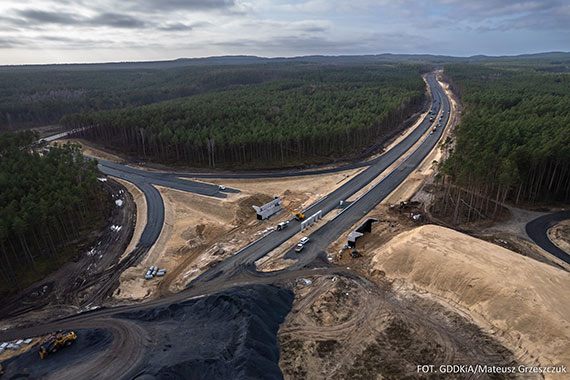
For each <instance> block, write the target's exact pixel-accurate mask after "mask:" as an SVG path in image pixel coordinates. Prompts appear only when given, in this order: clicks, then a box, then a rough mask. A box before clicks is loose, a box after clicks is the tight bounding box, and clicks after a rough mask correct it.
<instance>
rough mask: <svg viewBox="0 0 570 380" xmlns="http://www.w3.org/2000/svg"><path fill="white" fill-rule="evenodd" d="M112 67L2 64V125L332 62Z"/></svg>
mask: <svg viewBox="0 0 570 380" xmlns="http://www.w3.org/2000/svg"><path fill="white" fill-rule="evenodd" d="M111 67H112V66H110V67H109V68H106V66H105V65H103V66H99V67H97V66H94V67H93V68H92V69H90V68H89V67H86V68H84V69H81V70H79V69H74V67H73V65H72V66H70V67H67V68H66V66H65V65H64V66H62V67H61V68H58V67H55V68H51V69H50V68H49V67H46V68H42V67H38V68H26V67H22V68H14V69H10V70H8V69H6V68H4V69H3V70H0V83H2V85H1V86H0V131H2V130H4V131H6V130H15V129H19V128H24V127H35V126H43V125H48V124H51V123H57V122H58V121H59V119H60V118H61V117H62V116H64V115H68V114H72V113H85V112H91V111H100V110H107V109H116V108H123V107H127V106H140V105H146V104H152V103H156V102H160V101H165V100H170V99H177V98H182V97H187V96H192V95H196V94H203V93H207V92H210V91H220V90H225V89H231V88H236V87H241V86H248V85H253V84H260V83H268V82H271V81H277V80H297V79H301V80H303V79H305V78H306V77H307V76H314V75H318V74H316V73H318V72H320V71H321V70H322V68H323V67H326V65H322V64H316V63H314V64H310V63H268V64H256V65H214V66H187V67H172V68H162V67H161V66H160V65H158V66H157V68H148V67H142V68H137V66H136V65H134V66H133V67H132V68H126V69H119V68H118V67H121V66H120V65H118V67H117V68H115V69H112V68H111ZM150 67H154V66H152V65H150ZM417 67H418V68H420V69H421V68H422V67H420V66H417ZM424 69H425V68H424Z"/></svg>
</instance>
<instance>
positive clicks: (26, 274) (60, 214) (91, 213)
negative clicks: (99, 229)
mask: <svg viewBox="0 0 570 380" xmlns="http://www.w3.org/2000/svg"><path fill="white" fill-rule="evenodd" d="M37 138H38V136H37V134H34V133H32V132H21V133H17V134H12V133H6V134H2V135H0V189H2V191H1V192H0V285H3V286H0V290H6V289H14V288H17V287H19V286H22V285H25V283H26V281H27V279H29V278H32V277H41V274H45V272H46V271H49V270H50V269H54V267H57V265H58V264H59V265H60V264H62V262H61V261H63V260H65V259H66V258H65V257H62V250H61V247H62V245H64V244H65V243H67V242H69V241H71V240H73V239H77V238H78V237H80V236H81V235H82V233H85V230H86V229H89V228H92V227H93V226H92V224H93V223H94V222H95V223H96V222H99V223H100V222H101V221H102V220H103V219H102V218H103V215H104V208H105V204H106V202H105V199H106V198H105V195H104V193H103V191H102V189H101V187H100V186H99V182H98V181H97V174H98V173H99V171H98V169H97V166H96V163H95V162H94V161H92V160H87V159H85V158H84V157H83V156H82V155H81V152H80V150H79V148H78V146H76V145H70V144H66V145H63V146H57V147H52V148H49V149H48V148H42V147H41V146H39V145H38V143H37V142H36V141H37ZM34 273H36V274H37V276H33V274H34Z"/></svg>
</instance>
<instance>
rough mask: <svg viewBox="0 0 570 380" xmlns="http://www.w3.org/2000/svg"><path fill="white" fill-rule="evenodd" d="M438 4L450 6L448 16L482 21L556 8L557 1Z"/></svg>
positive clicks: (452, 0)
mask: <svg viewBox="0 0 570 380" xmlns="http://www.w3.org/2000/svg"><path fill="white" fill-rule="evenodd" d="M438 3H439V4H440V5H444V6H450V7H451V10H450V12H449V14H448V16H451V17H458V18H461V19H472V20H484V18H486V17H508V16H516V15H521V14H526V13H529V12H541V11H546V10H549V9H552V8H555V7H557V6H558V5H559V4H561V1H559V0H501V1H496V0H479V1H469V2H468V1H463V0H439V1H438Z"/></svg>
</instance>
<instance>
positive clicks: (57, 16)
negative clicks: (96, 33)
mask: <svg viewBox="0 0 570 380" xmlns="http://www.w3.org/2000/svg"><path fill="white" fill-rule="evenodd" d="M17 14H18V15H19V16H21V17H23V19H15V18H7V19H6V20H7V21H8V22H11V23H12V24H14V25H20V26H22V25H27V26H30V25H34V26H36V25H41V24H43V25H46V24H57V25H73V26H92V27H98V26H110V27H113V28H127V29H134V28H145V27H149V26H152V24H150V23H148V22H146V21H144V20H143V19H140V18H136V17H134V16H131V15H128V14H120V13H111V12H106V13H100V14H98V15H97V16H95V17H91V18H89V17H83V16H79V15H76V14H73V13H66V12H46V11H39V10H34V9H28V10H23V11H18V12H17Z"/></svg>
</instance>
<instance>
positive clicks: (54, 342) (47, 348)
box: [40, 331, 77, 359]
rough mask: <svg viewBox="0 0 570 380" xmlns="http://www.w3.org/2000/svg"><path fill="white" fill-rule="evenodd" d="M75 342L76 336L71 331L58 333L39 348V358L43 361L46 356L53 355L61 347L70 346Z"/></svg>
mask: <svg viewBox="0 0 570 380" xmlns="http://www.w3.org/2000/svg"><path fill="white" fill-rule="evenodd" d="M76 340H77V335H75V332H73V331H68V332H58V333H57V334H55V336H52V337H50V338H49V339H48V341H47V342H45V343H44V344H42V345H41V346H40V358H42V359H45V358H47V356H48V354H53V353H55V352H57V350H59V349H61V348H63V347H66V346H70V345H72V344H73V343H75V341H76Z"/></svg>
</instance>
